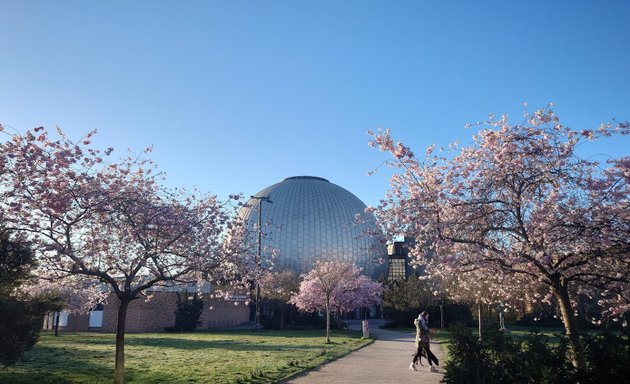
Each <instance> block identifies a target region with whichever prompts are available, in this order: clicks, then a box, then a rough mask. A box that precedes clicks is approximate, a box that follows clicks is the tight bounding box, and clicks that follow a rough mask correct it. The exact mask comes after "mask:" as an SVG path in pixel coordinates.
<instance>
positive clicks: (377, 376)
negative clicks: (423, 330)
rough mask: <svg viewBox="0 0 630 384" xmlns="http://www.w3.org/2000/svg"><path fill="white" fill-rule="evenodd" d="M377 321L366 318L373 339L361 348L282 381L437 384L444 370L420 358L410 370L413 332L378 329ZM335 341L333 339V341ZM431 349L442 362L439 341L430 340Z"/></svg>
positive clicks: (297, 383) (353, 324)
mask: <svg viewBox="0 0 630 384" xmlns="http://www.w3.org/2000/svg"><path fill="white" fill-rule="evenodd" d="M381 324H382V322H381V321H379V320H369V331H370V335H371V336H372V337H374V338H375V341H374V342H373V343H372V344H370V345H368V346H366V347H363V348H361V349H358V350H356V351H354V352H351V353H349V354H348V355H346V356H344V357H342V358H340V359H337V360H335V361H333V362H330V363H327V364H324V365H322V366H321V367H319V368H315V369H313V370H310V371H308V372H307V373H305V374H303V375H300V376H297V377H294V378H292V379H290V380H288V381H286V382H285V383H287V384H288V383H291V384H312V383H325V384H342V383H366V384H367V383H423V384H425V383H426V384H433V383H440V382H441V380H442V378H443V377H444V374H443V369H442V368H441V367H438V372H431V371H430V370H429V363H428V362H427V361H426V359H424V358H423V359H422V363H423V364H424V366H421V365H417V366H416V368H417V371H412V370H410V369H409V363H411V360H412V358H413V354H414V353H415V335H414V334H413V333H403V332H395V331H388V330H385V329H380V328H379V325H381ZM350 327H351V328H353V329H360V328H361V323H360V322H358V321H355V322H351V323H350ZM333 341H334V340H333ZM431 352H433V353H434V354H435V355H436V356H437V358H438V359H439V360H440V365H442V362H443V356H444V351H443V348H442V346H441V345H440V344H438V343H434V342H431Z"/></svg>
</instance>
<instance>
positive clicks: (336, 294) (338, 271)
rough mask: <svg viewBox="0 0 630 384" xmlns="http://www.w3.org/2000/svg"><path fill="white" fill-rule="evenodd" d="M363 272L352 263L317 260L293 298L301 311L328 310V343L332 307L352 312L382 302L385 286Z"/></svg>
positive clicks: (328, 341)
mask: <svg viewBox="0 0 630 384" xmlns="http://www.w3.org/2000/svg"><path fill="white" fill-rule="evenodd" d="M360 272H361V271H360V269H359V268H358V267H357V266H356V265H354V264H352V263H344V262H342V261H338V260H333V261H321V260H317V261H315V264H314V265H313V269H311V271H310V272H308V273H307V274H306V275H305V276H304V279H303V281H302V283H301V284H300V291H299V293H297V294H296V295H294V296H293V297H292V298H291V300H290V303H292V304H295V305H296V306H297V307H298V308H299V309H301V310H304V311H309V312H310V311H316V310H324V311H325V312H326V343H330V312H331V309H333V308H338V309H339V310H343V311H351V310H354V309H356V308H361V307H365V306H370V305H373V304H380V303H381V297H382V294H383V287H382V285H381V284H380V283H377V282H374V281H372V280H370V278H368V277H367V276H362V275H360Z"/></svg>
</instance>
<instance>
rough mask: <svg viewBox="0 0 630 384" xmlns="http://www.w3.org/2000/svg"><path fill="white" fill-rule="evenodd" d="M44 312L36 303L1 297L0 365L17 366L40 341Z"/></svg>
mask: <svg viewBox="0 0 630 384" xmlns="http://www.w3.org/2000/svg"><path fill="white" fill-rule="evenodd" d="M43 322H44V310H43V309H42V307H41V306H40V305H39V303H36V302H24V301H18V300H15V299H13V298H11V297H6V296H2V295H0V365H11V364H15V363H16V362H17V361H18V360H19V359H20V358H21V357H22V355H23V354H24V352H26V351H28V350H30V349H31V348H33V346H34V345H35V343H37V341H38V340H39V331H40V330H41V329H42V325H43Z"/></svg>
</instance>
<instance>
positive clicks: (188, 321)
mask: <svg viewBox="0 0 630 384" xmlns="http://www.w3.org/2000/svg"><path fill="white" fill-rule="evenodd" d="M176 305H177V308H176V309H175V325H174V326H173V327H169V328H168V330H169V331H173V332H192V331H194V330H195V329H197V327H198V326H199V324H201V321H200V320H199V318H200V317H201V312H202V311H203V300H202V299H201V297H199V295H198V294H197V292H194V293H193V294H189V293H188V292H183V293H180V292H177V302H176Z"/></svg>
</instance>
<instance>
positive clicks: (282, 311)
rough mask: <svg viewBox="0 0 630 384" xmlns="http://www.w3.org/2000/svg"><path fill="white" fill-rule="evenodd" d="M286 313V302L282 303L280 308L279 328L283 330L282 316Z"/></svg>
mask: <svg viewBox="0 0 630 384" xmlns="http://www.w3.org/2000/svg"><path fill="white" fill-rule="evenodd" d="M286 314H287V306H286V304H282V307H281V308H280V330H281V331H284V317H285V315H286Z"/></svg>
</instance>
